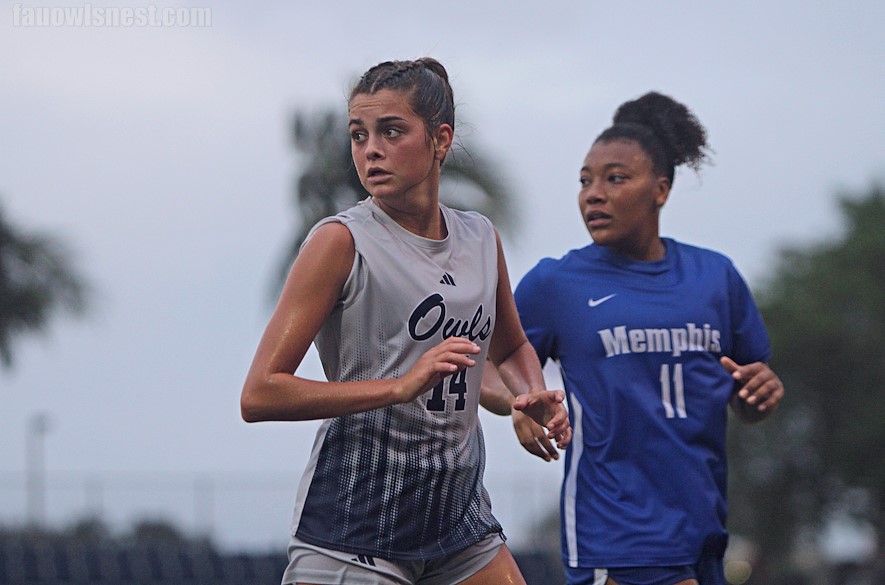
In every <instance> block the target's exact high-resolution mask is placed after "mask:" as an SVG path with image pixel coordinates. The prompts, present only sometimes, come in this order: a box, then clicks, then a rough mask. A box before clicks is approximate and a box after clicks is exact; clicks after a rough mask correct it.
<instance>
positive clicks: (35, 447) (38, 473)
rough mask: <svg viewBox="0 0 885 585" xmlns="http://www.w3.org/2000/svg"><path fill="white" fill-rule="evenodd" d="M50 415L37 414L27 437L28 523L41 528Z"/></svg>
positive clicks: (30, 423) (43, 513)
mask: <svg viewBox="0 0 885 585" xmlns="http://www.w3.org/2000/svg"><path fill="white" fill-rule="evenodd" d="M49 428H50V420H49V415H47V414H46V413H45V412H37V413H35V414H33V415H32V416H31V419H30V420H29V421H28V429H27V435H26V437H25V439H26V440H25V465H26V467H27V498H28V505H27V509H28V523H29V524H30V525H31V526H34V527H37V528H41V527H43V525H44V523H45V521H46V456H45V448H44V438H45V436H46V433H48V432H49Z"/></svg>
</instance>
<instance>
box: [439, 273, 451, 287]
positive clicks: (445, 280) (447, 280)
mask: <svg viewBox="0 0 885 585" xmlns="http://www.w3.org/2000/svg"><path fill="white" fill-rule="evenodd" d="M439 283H440V284H449V285H451V286H455V279H454V278H452V275H451V274H449V273H448V272H446V273H444V274H443V277H442V279H440V281H439Z"/></svg>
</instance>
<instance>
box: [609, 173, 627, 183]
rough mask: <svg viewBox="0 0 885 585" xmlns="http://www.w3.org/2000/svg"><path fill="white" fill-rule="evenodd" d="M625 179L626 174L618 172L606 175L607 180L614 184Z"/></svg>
mask: <svg viewBox="0 0 885 585" xmlns="http://www.w3.org/2000/svg"><path fill="white" fill-rule="evenodd" d="M626 180H627V175H622V174H620V173H612V174H611V175H609V176H608V182H609V183H614V184H616V185H617V184H618V183H623V182H624V181H626Z"/></svg>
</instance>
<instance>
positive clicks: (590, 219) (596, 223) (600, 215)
mask: <svg viewBox="0 0 885 585" xmlns="http://www.w3.org/2000/svg"><path fill="white" fill-rule="evenodd" d="M611 219H612V216H611V215H609V214H607V213H604V212H602V211H590V212H588V213H587V214H586V215H585V216H584V221H586V222H587V225H588V226H589V227H591V228H600V227H604V226H606V225H608V224H609V223H610V222H611Z"/></svg>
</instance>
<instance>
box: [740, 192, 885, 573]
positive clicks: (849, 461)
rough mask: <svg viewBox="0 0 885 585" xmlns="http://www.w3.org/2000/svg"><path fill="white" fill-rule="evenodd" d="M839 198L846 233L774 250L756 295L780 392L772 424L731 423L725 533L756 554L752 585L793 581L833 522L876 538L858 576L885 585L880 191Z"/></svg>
mask: <svg viewBox="0 0 885 585" xmlns="http://www.w3.org/2000/svg"><path fill="white" fill-rule="evenodd" d="M838 201H839V208H840V210H841V215H842V219H843V222H844V229H843V233H842V236H841V237H840V238H838V239H835V240H828V241H823V242H821V243H818V244H813V245H810V246H808V247H806V248H801V249H800V248H795V249H787V250H784V251H782V252H781V254H780V256H779V261H778V264H777V266H776V267H775V269H774V271H773V276H772V277H771V278H770V279H769V280H768V282H766V283H765V284H764V285H763V286H762V287H760V289H759V290H757V291H756V296H757V300H758V302H759V306H760V309H761V311H762V314H763V316H764V318H765V320H766V323H767V325H768V328H769V333H770V335H771V341H772V353H773V358H772V367H773V368H774V369H775V370H776V371H777V372H778V374H779V375H780V377H781V379H782V380H783V381H784V385H785V387H786V389H787V394H786V397H785V399H784V401H783V402H782V404H781V406H780V407H779V411H778V412H776V413H775V416H774V417H773V418H772V419H771V420H770V421H767V422H766V423H764V424H761V425H757V426H755V427H745V426H743V425H732V436H731V438H730V439H731V441H730V446H731V449H732V453H731V456H732V461H731V469H732V473H731V495H732V499H731V519H732V529H733V530H734V531H735V532H737V533H739V534H742V535H744V536H745V537H747V538H749V539H750V540H751V541H752V542H753V543H754V544H755V548H756V550H757V551H758V557H759V559H758V560H759V565H760V567H759V570H760V571H759V572H760V577H759V578H760V579H762V580H753V581H752V583H765V584H775V583H781V582H783V583H788V582H792V581H789V578H790V575H796V574H797V573H801V570H800V568H799V567H797V563H796V559H797V558H798V556H797V555H802V554H803V553H807V552H808V551H811V550H814V548H815V547H814V539H815V537H816V536H818V535H819V534H820V533H821V531H822V530H823V529H824V528H826V526H827V524H828V523H829V522H831V521H832V520H833V519H838V518H840V517H841V518H843V519H850V520H853V521H855V522H860V523H861V524H865V525H867V526H869V527H872V528H873V529H874V530H875V533H876V535H877V537H878V553H877V555H876V556H875V557H874V558H873V559H870V560H869V562H868V563H866V565H867V566H866V569H865V570H866V574H867V575H868V576H867V577H866V578H867V579H869V582H870V583H885V571H883V558H885V556H883V555H885V465H882V462H881V461H882V456H883V453H885V400H883V397H885V190H883V186H882V185H873V186H871V187H870V189H869V190H868V191H867V192H866V193H859V194H845V195H842V196H841V197H839V199H838ZM806 558H807V557H806ZM829 582H830V583H838V582H840V581H839V578H838V577H833V578H832V580H831V581H829Z"/></svg>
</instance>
